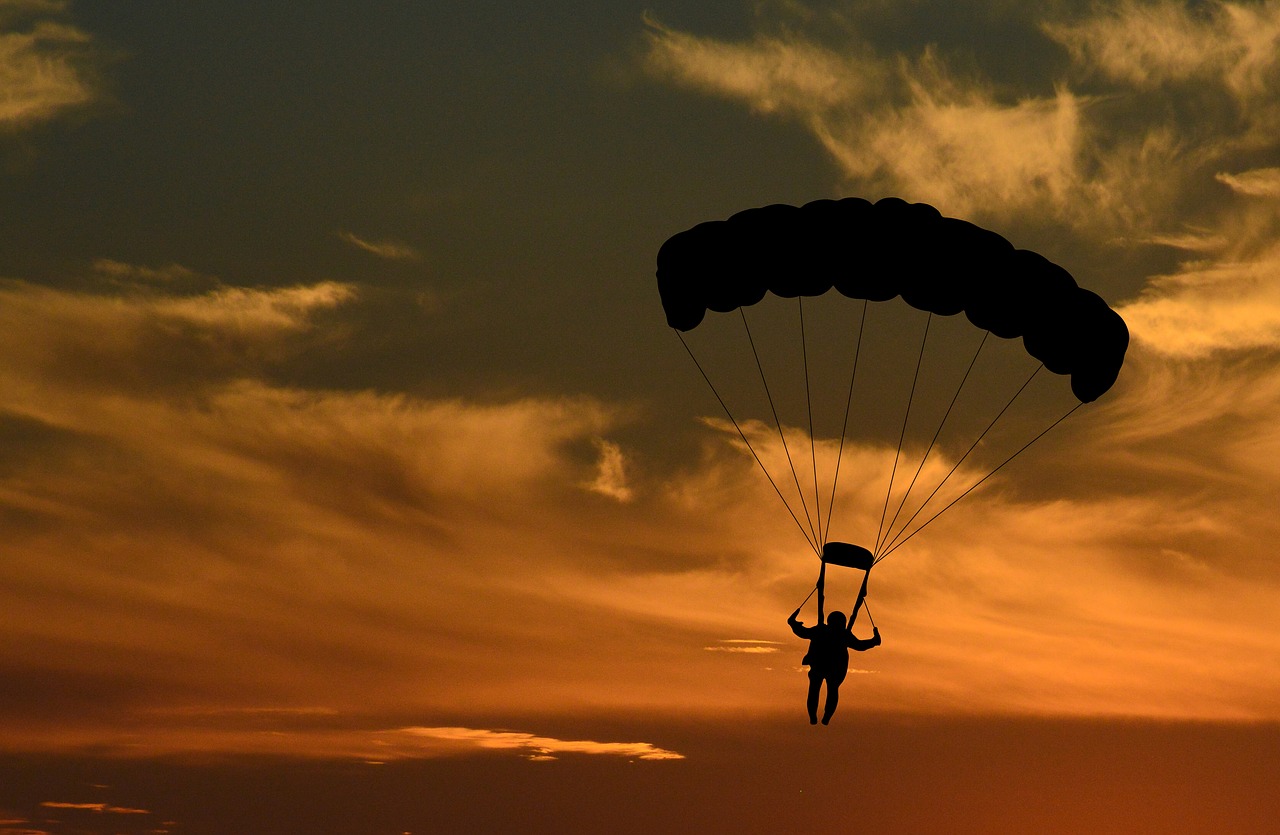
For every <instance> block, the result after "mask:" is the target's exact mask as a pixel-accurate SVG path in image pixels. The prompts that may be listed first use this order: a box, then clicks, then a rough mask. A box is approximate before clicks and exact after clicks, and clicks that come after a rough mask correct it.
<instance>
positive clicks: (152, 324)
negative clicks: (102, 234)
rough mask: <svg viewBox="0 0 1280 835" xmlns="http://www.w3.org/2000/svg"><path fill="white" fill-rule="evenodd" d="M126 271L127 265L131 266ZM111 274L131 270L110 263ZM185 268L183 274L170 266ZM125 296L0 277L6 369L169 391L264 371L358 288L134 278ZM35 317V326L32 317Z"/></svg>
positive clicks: (320, 335)
mask: <svg viewBox="0 0 1280 835" xmlns="http://www.w3.org/2000/svg"><path fill="white" fill-rule="evenodd" d="M130 270H131V271H130ZM110 274H111V275H113V276H114V277H116V278H120V277H122V276H126V275H127V276H129V277H130V278H136V277H138V276H139V272H138V271H137V270H136V269H134V268H127V267H125V268H123V269H122V268H121V267H120V266H119V265H117V266H115V267H112V272H111V273H110ZM170 274H171V275H175V276H179V277H182V276H185V275H186V274H185V273H170ZM128 289H129V291H130V292H129V293H128V295H127V297H126V298H121V297H116V296H110V295H101V294H95V293H85V292H82V293H76V292H69V291H62V290H54V289H50V288H45V287H39V286H35V285H26V284H23V283H21V282H12V281H11V282H4V283H0V300H2V302H3V303H2V304H0V308H2V309H0V323H2V324H3V326H4V330H3V333H0V350H3V352H4V353H5V355H6V356H7V357H8V358H9V363H10V365H12V366H21V367H22V370H21V371H19V370H18V369H17V368H13V369H10V370H9V371H7V372H6V371H5V370H0V377H4V376H6V374H7V375H8V376H9V378H10V380H11V382H13V383H14V384H17V380H15V379H14V377H15V375H18V374H22V375H32V374H37V375H39V376H40V377H42V378H45V379H46V380H47V378H59V379H61V380H63V381H64V382H70V381H77V382H78V383H80V384H82V385H83V384H89V385H96V386H98V387H100V388H118V387H121V386H125V387H127V386H129V385H133V386H138V387H143V388H146V387H153V386H154V387H156V390H157V391H158V390H168V388H169V386H170V385H171V384H172V385H176V386H177V388H179V389H186V390H187V391H189V390H190V388H191V386H194V385H198V384H199V382H200V381H205V380H208V379H211V378H213V379H228V378H235V377H238V376H244V375H246V374H250V375H251V374H255V373H260V372H261V371H262V370H264V369H265V368H268V367H270V366H271V365H272V364H273V363H279V362H281V361H283V360H284V359H285V358H287V357H288V356H290V355H291V354H294V353H296V351H297V350H298V345H297V343H296V338H297V337H298V336H299V335H304V334H309V335H310V336H311V337H313V338H315V339H317V340H324V339H325V338H327V337H328V336H329V335H328V334H327V333H325V332H321V331H317V330H316V329H315V328H314V317H316V316H317V315H318V314H320V313H322V312H324V311H329V310H333V309H335V308H337V307H339V306H341V305H344V304H347V303H349V302H350V301H351V300H353V299H354V298H355V295H356V294H355V289H354V288H353V287H352V286H350V285H346V284H340V283H337V282H320V283H318V284H313V285H299V286H295V287H284V288H265V289H255V288H241V287H225V286H216V287H215V288H214V289H211V290H204V291H201V292H197V293H195V294H189V293H183V292H180V291H181V290H183V289H185V288H181V287H177V288H174V290H175V291H173V292H170V291H167V288H165V287H163V286H154V287H149V286H143V285H134V286H131V287H129V288H128ZM37 322H39V323H40V324H38V325H37V324H35V323H37Z"/></svg>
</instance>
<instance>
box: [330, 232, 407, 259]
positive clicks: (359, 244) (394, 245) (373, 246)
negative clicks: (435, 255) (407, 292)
mask: <svg viewBox="0 0 1280 835" xmlns="http://www.w3.org/2000/svg"><path fill="white" fill-rule="evenodd" d="M338 237H339V238H341V239H342V240H344V241H346V242H347V243H349V244H351V245H352V246H353V247H355V248H356V249H359V250H363V251H364V252H367V253H369V254H370V255H376V256H377V257H379V258H384V259H386V260H388V261H421V260H422V253H421V252H419V251H418V250H417V249H415V248H413V247H411V246H409V245H408V244H406V243H402V242H400V241H392V240H382V241H370V240H366V239H364V238H361V237H359V236H357V235H356V234H355V233H353V232H345V231H342V232H338Z"/></svg>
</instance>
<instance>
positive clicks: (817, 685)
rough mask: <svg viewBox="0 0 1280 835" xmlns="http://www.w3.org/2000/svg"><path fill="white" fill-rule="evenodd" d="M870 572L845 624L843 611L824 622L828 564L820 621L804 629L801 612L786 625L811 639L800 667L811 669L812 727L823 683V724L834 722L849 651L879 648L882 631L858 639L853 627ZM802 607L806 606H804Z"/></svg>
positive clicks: (823, 572) (821, 586) (823, 574)
mask: <svg viewBox="0 0 1280 835" xmlns="http://www.w3.org/2000/svg"><path fill="white" fill-rule="evenodd" d="M870 576H871V575H870V573H869V572H868V574H867V576H865V577H863V578H862V588H861V589H860V590H859V591H858V601H857V602H856V603H854V604H853V613H852V615H851V616H850V617H849V620H848V623H847V624H846V622H845V618H844V613H843V612H832V613H831V615H830V617H828V618H827V619H826V621H825V622H824V621H823V617H822V612H823V602H824V601H823V597H824V589H825V586H826V578H827V564H826V563H825V562H824V563H823V564H822V568H821V570H820V571H819V573H818V622H817V624H815V625H813V626H805V625H804V624H803V623H802V622H801V621H800V619H799V618H800V609H796V610H795V611H794V612H792V613H791V617H789V618H787V625H788V626H790V627H791V631H792V632H794V633H795V634H796V637H799V638H807V639H809V651H808V652H807V653H805V656H804V658H803V659H802V660H801V662H800V663H801V664H806V665H808V667H809V695H808V698H807V699H806V701H805V706H806V707H807V708H808V710H809V724H810V725H816V724H818V694H819V693H820V692H821V689H822V683H823V682H824V681H825V682H826V684H827V701H826V704H825V705H823V708H822V724H824V725H826V724H828V723H830V722H831V716H832V714H834V713H835V712H836V705H837V704H838V703H839V702H840V685H841V683H843V682H844V679H845V676H846V675H848V674H849V650H851V649H852V650H856V651H858V652H863V651H865V650H868V649H871V648H872V647H878V646H880V630H879V629H878V628H876V627H874V626H873V627H872V637H870V638H858V637H856V636H855V635H854V634H853V624H854V622H855V621H856V620H857V619H858V610H859V609H861V608H862V601H863V600H864V599H865V598H866V596H867V580H868V579H869V578H870ZM801 608H803V604H801Z"/></svg>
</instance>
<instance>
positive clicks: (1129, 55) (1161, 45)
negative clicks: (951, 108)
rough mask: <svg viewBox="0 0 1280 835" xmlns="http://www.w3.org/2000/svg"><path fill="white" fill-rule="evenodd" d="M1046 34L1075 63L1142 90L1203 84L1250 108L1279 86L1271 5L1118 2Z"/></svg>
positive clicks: (1278, 21) (1276, 13)
mask: <svg viewBox="0 0 1280 835" xmlns="http://www.w3.org/2000/svg"><path fill="white" fill-rule="evenodd" d="M1044 29H1045V32H1046V33H1047V34H1049V35H1050V36H1051V37H1053V38H1054V39H1055V40H1057V41H1059V42H1060V43H1062V44H1063V45H1064V46H1065V47H1066V48H1067V49H1068V50H1069V51H1070V53H1071V55H1072V57H1073V59H1074V60H1075V61H1076V62H1077V63H1078V64H1080V65H1082V66H1084V67H1087V68H1089V69H1090V70H1092V71H1094V72H1097V73H1100V74H1102V75H1105V76H1106V77H1108V78H1110V79H1112V80H1115V81H1120V82H1123V83H1126V84H1129V85H1132V86H1134V87H1137V88H1140V89H1142V88H1152V87H1159V86H1162V85H1178V84H1185V83H1187V82H1190V81H1193V80H1207V81H1213V82H1216V83H1218V84H1220V85H1221V86H1222V87H1224V88H1226V89H1227V90H1228V91H1229V92H1231V93H1232V94H1233V95H1234V96H1235V97H1236V98H1237V99H1238V100H1240V101H1241V102H1244V103H1248V102H1251V101H1253V100H1255V99H1257V98H1259V97H1261V96H1263V95H1265V94H1266V93H1267V91H1268V90H1269V89H1270V88H1272V87H1273V85H1274V84H1275V82H1276V80H1277V75H1276V68H1277V56H1276V50H1275V45H1276V43H1277V41H1278V40H1280V4H1277V3H1275V2H1264V3H1251V4H1244V3H1207V4H1204V5H1202V6H1200V7H1199V8H1192V7H1189V6H1187V5H1186V4H1185V3H1180V2H1173V0H1159V2H1137V0H1123V1H1122V2H1118V3H1114V4H1110V5H1104V6H1100V7H1098V12H1097V14H1096V15H1095V16H1093V17H1091V18H1087V19H1085V20H1083V21H1080V22H1076V23H1068V24H1046V25H1045V27H1044Z"/></svg>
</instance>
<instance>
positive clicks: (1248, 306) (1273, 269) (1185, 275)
mask: <svg viewBox="0 0 1280 835" xmlns="http://www.w3.org/2000/svg"><path fill="white" fill-rule="evenodd" d="M1121 313H1122V315H1123V316H1124V317H1125V320H1126V321H1127V322H1128V324H1129V328H1130V331H1131V332H1132V334H1133V336H1134V337H1135V338H1137V339H1139V340H1141V341H1143V342H1144V343H1146V344H1147V345H1148V346H1149V347H1151V348H1153V349H1155V350H1158V351H1161V352H1163V353H1166V354H1170V355H1174V356H1179V357H1204V356H1206V355H1207V354H1209V353H1211V352H1213V351H1216V350H1236V351H1238V350H1248V349H1255V348H1276V347H1280V247H1275V246H1272V247H1271V248H1269V249H1267V250H1266V251H1264V252H1261V253H1258V254H1257V255H1255V256H1253V257H1252V258H1249V259H1248V260H1240V261H1228V260H1222V261H1216V262H1211V263H1190V264H1187V265H1185V266H1184V268H1183V269H1182V270H1180V271H1179V272H1177V273H1172V274H1169V275H1162V276H1154V277H1152V278H1151V279H1150V280H1149V283H1148V285H1147V288H1146V290H1145V292H1144V294H1143V296H1142V297H1140V298H1138V299H1136V300H1134V301H1132V302H1129V303H1128V304H1125V305H1123V306H1122V307H1121Z"/></svg>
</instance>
